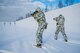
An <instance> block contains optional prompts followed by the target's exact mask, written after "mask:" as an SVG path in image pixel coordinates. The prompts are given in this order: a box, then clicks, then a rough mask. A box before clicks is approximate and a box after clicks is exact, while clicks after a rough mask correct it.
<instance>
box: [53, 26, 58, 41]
mask: <svg viewBox="0 0 80 53" xmlns="http://www.w3.org/2000/svg"><path fill="white" fill-rule="evenodd" d="M58 34H59V27H57V29H56V32H55V36H54V39H55V40H57V39H58Z"/></svg>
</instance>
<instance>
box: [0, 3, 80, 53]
mask: <svg viewBox="0 0 80 53" xmlns="http://www.w3.org/2000/svg"><path fill="white" fill-rule="evenodd" d="M45 14H46V19H47V22H48V28H47V29H46V30H45V31H44V34H43V48H42V49H41V48H36V47H34V46H33V45H34V44H35V34H36V31H37V27H38V26H37V22H36V21H35V20H34V18H33V17H30V18H27V19H23V20H20V21H17V22H16V24H14V23H12V24H11V25H10V24H9V23H6V25H5V26H4V24H3V22H0V53H1V52H2V53H9V52H12V53H80V4H76V5H72V6H69V7H65V8H62V9H57V10H53V11H49V12H47V13H45ZM59 14H63V16H64V17H65V19H66V21H65V30H66V34H67V36H68V41H69V42H67V43H66V42H64V40H63V37H62V35H61V33H60V34H59V39H58V40H54V35H55V34H54V33H55V30H56V24H55V21H53V18H54V17H57V16H59ZM8 51H9V52H8Z"/></svg>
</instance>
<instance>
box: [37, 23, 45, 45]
mask: <svg viewBox="0 0 80 53" xmlns="http://www.w3.org/2000/svg"><path fill="white" fill-rule="evenodd" d="M45 26H46V23H39V25H38V29H37V33H36V43H37V44H42V34H43V31H44V29H46V28H45Z"/></svg>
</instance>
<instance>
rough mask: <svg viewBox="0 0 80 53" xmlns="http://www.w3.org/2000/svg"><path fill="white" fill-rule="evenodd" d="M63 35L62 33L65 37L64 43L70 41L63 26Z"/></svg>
mask: <svg viewBox="0 0 80 53" xmlns="http://www.w3.org/2000/svg"><path fill="white" fill-rule="evenodd" d="M61 33H62V35H63V37H64V41H65V42H67V41H68V38H67V36H66V33H65V29H64V26H62V30H61Z"/></svg>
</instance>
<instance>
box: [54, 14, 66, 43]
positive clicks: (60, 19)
mask: <svg viewBox="0 0 80 53" xmlns="http://www.w3.org/2000/svg"><path fill="white" fill-rule="evenodd" d="M53 20H56V26H57V27H56V32H55V39H56V40H57V38H58V34H59V32H61V33H62V35H63V37H64V40H65V41H66V42H67V36H66V34H65V29H64V22H65V18H64V16H62V15H59V17H56V18H53Z"/></svg>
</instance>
